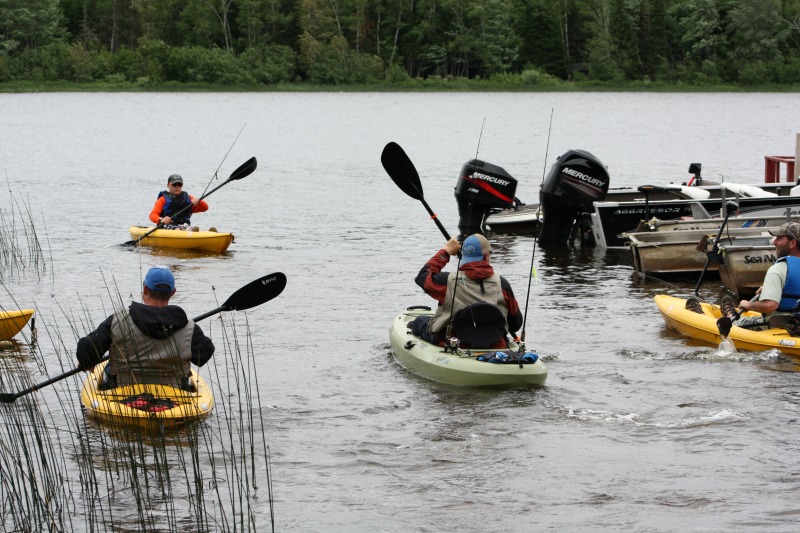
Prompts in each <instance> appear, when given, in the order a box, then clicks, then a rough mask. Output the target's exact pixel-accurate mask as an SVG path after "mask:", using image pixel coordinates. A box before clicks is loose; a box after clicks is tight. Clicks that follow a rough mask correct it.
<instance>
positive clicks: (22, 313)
mask: <svg viewBox="0 0 800 533" xmlns="http://www.w3.org/2000/svg"><path fill="white" fill-rule="evenodd" d="M33 313H34V310H33V309H20V310H18V311H0V341H8V340H11V338H12V337H14V335H16V334H17V333H19V332H20V331H22V328H24V327H25V324H27V323H28V321H29V320H30V319H31V317H32V316H33Z"/></svg>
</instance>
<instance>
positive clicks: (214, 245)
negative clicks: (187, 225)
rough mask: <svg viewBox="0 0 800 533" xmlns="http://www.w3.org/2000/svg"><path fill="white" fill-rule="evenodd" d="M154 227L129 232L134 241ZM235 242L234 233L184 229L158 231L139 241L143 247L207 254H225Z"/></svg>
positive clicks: (135, 227) (140, 227)
mask: <svg viewBox="0 0 800 533" xmlns="http://www.w3.org/2000/svg"><path fill="white" fill-rule="evenodd" d="M154 227H155V226H152V227H149V228H148V227H143V226H131V227H130V228H128V232H129V233H130V234H131V238H132V239H133V240H136V239H139V238H140V237H141V236H142V235H145V234H146V233H147V232H149V231H152V229H153V228H154ZM232 242H233V233H218V232H216V231H188V230H182V229H157V230H155V231H153V233H151V234H150V235H148V236H147V237H145V238H144V239H142V240H141V241H139V243H138V244H140V245H141V246H154V247H163V248H183V249H187V250H204V251H206V252H216V253H220V254H221V253H223V252H225V250H227V249H228V246H230V245H231V243H232Z"/></svg>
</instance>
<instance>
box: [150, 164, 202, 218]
mask: <svg viewBox="0 0 800 533" xmlns="http://www.w3.org/2000/svg"><path fill="white" fill-rule="evenodd" d="M188 206H191V207H189V208H188V209H186V210H185V211H183V212H182V213H180V214H179V212H180V211H182V210H183V209H185V208H187V207H188ZM204 211H208V204H207V203H206V201H205V200H200V199H199V198H195V197H194V196H191V195H190V194H189V193H188V192H186V191H184V190H183V178H182V177H181V176H180V175H179V174H173V175H171V176H170V177H169V178H167V190H165V191H161V192H160V193H158V198H157V199H156V203H155V205H153V209H152V210H151V211H150V220H151V221H152V222H155V223H156V224H162V225H164V226H166V227H167V228H170V227H178V226H188V225H189V224H190V223H191V218H192V213H202V212H204Z"/></svg>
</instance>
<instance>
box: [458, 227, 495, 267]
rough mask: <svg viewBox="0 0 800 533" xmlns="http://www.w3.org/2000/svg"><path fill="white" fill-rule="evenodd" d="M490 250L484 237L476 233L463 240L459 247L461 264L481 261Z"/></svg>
mask: <svg viewBox="0 0 800 533" xmlns="http://www.w3.org/2000/svg"><path fill="white" fill-rule="evenodd" d="M491 251H492V249H491V247H490V245H489V241H488V240H486V237H484V236H483V235H480V234H478V233H476V234H475V235H470V236H469V237H467V238H466V239H464V243H463V244H462V245H461V264H462V265H466V264H467V263H472V262H474V261H483V255H484V254H485V253H487V252H491Z"/></svg>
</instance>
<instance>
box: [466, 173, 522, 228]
mask: <svg viewBox="0 0 800 533" xmlns="http://www.w3.org/2000/svg"><path fill="white" fill-rule="evenodd" d="M516 192H517V180H515V179H514V178H512V177H511V175H510V174H509V173H508V172H506V171H505V170H503V169H502V168H500V167H498V166H497V165H492V164H491V163H487V162H485V161H481V160H479V159H472V160H471V161H469V162H467V163H464V166H463V167H461V175H460V177H459V178H458V183H457V184H456V193H455V194H456V201H457V202H458V230H459V231H460V232H461V235H460V236H459V240H460V241H461V240H464V239H465V238H467V237H469V236H470V235H472V234H474V233H483V231H482V228H483V221H484V220H485V219H486V217H487V216H488V215H489V214H491V213H494V212H497V211H500V210H502V209H506V208H508V207H511V206H512V205H514V194H516Z"/></svg>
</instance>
